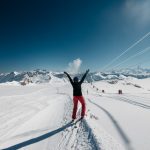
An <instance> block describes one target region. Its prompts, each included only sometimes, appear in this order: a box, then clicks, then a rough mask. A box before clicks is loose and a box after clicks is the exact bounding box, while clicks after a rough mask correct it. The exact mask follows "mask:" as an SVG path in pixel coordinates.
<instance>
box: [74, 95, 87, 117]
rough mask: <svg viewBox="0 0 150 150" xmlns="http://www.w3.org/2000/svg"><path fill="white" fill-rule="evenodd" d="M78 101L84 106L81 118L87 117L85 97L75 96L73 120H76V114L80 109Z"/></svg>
mask: <svg viewBox="0 0 150 150" xmlns="http://www.w3.org/2000/svg"><path fill="white" fill-rule="evenodd" d="M78 101H80V103H81V105H82V111H81V117H84V115H85V100H84V97H83V96H74V97H73V104H74V106H73V113H72V119H76V112H77V109H78Z"/></svg>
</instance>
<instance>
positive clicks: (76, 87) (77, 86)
mask: <svg viewBox="0 0 150 150" xmlns="http://www.w3.org/2000/svg"><path fill="white" fill-rule="evenodd" d="M87 73H88V72H86V73H85V74H84V75H83V77H82V79H81V80H80V82H74V81H73V80H72V79H71V77H70V76H69V74H68V73H67V74H66V75H67V76H68V78H69V80H70V83H71V84H72V87H73V96H82V90H81V84H82V83H83V81H84V79H85V77H86V75H87Z"/></svg>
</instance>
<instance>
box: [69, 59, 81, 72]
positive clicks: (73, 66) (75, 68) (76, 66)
mask: <svg viewBox="0 0 150 150" xmlns="http://www.w3.org/2000/svg"><path fill="white" fill-rule="evenodd" d="M81 64H82V60H81V59H80V58H77V59H75V60H73V61H72V62H70V63H69V64H68V68H67V70H68V72H69V73H73V74H76V73H79V70H80V67H81Z"/></svg>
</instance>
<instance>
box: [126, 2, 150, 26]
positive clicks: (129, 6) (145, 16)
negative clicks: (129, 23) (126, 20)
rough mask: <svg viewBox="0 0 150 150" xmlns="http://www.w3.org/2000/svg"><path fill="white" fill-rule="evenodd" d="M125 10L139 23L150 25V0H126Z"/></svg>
mask: <svg viewBox="0 0 150 150" xmlns="http://www.w3.org/2000/svg"><path fill="white" fill-rule="evenodd" d="M125 12H126V14H127V16H128V17H131V19H133V20H134V21H135V22H136V23H138V24H139V25H141V26H147V25H150V0H126V3H125Z"/></svg>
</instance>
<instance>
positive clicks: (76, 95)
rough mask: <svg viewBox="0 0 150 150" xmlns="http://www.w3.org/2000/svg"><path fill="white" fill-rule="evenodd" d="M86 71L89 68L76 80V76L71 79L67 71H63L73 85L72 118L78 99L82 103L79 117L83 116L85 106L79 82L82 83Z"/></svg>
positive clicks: (74, 114) (74, 115)
mask: <svg viewBox="0 0 150 150" xmlns="http://www.w3.org/2000/svg"><path fill="white" fill-rule="evenodd" d="M88 72H89V69H88V70H87V71H86V73H85V74H84V75H83V77H82V79H81V80H80V81H79V80H78V77H74V79H73V80H72V79H71V77H70V75H69V74H68V73H67V72H64V74H66V75H67V77H68V78H69V80H70V83H71V85H72V87H73V104H74V106H73V113H72V120H74V119H76V112H77V108H78V101H80V103H81V105H82V111H81V119H83V118H84V115H85V109H86V107H85V100H84V97H83V96H82V90H81V84H82V83H83V81H84V79H85V77H86V75H87V74H88Z"/></svg>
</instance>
